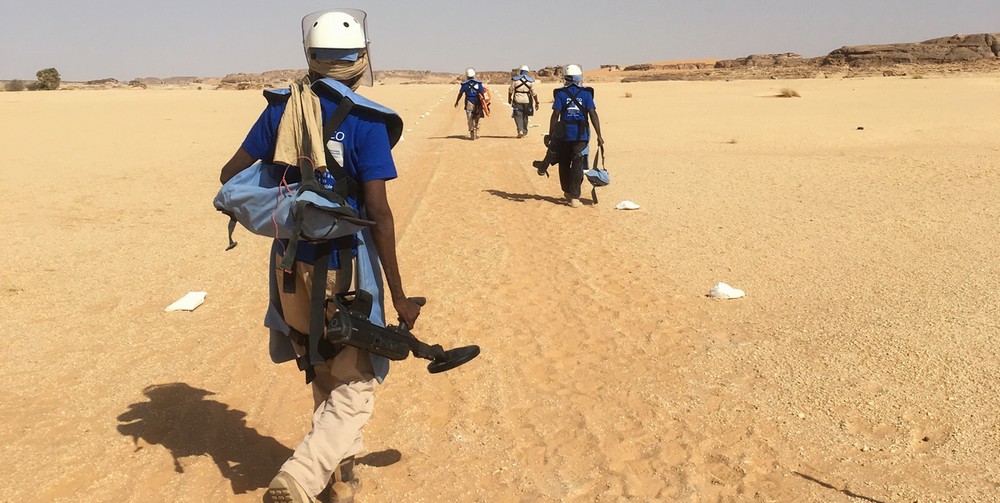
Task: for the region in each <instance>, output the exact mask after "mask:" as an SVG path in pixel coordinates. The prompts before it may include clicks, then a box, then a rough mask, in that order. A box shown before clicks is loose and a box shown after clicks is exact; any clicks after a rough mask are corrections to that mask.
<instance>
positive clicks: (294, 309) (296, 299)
mask: <svg viewBox="0 0 1000 503" xmlns="http://www.w3.org/2000/svg"><path fill="white" fill-rule="evenodd" d="M280 261H281V260H280V257H279V259H278V262H279V263H280ZM295 271H296V272H295V275H296V278H295V284H296V288H295V293H294V294H286V293H284V292H282V293H281V308H282V313H283V314H284V317H285V321H286V322H288V324H289V325H291V326H292V327H293V328H295V329H296V330H298V331H300V332H302V333H308V332H309V292H310V287H311V286H312V266H311V265H309V264H303V263H301V262H298V263H296V264H295ZM329 279H330V281H328V282H327V283H328V285H327V290H328V294H329V293H330V292H332V291H334V290H335V291H338V292H346V291H348V289H349V288H350V285H351V281H350V280H351V278H350V275H349V274H346V275H345V274H341V273H340V271H330V276H329ZM295 350H296V352H298V353H299V354H300V355H301V354H303V352H304V351H303V350H304V348H302V347H301V346H299V345H297V344H295ZM314 368H315V370H316V379H315V380H313V382H312V392H313V416H312V429H311V430H310V431H309V433H308V434H307V435H306V437H305V438H304V439H302V442H301V443H299V446H298V447H296V448H295V452H294V453H293V454H292V457H290V458H288V460H287V461H285V464H283V465H281V471H283V472H286V473H288V474H289V475H291V476H292V477H294V478H295V481H296V482H298V483H299V485H301V486H302V487H303V489H305V490H306V491H307V492H308V493H309V494H311V495H313V496H315V495H318V494H319V493H320V492H321V491H323V489H324V488H326V486H327V484H329V483H330V478H331V477H332V476H333V472H334V470H335V469H336V468H337V465H339V464H340V462H341V461H342V460H344V459H346V458H348V457H351V456H354V455H357V454H359V453H361V452H362V450H363V448H364V446H363V444H362V434H361V430H362V429H363V428H364V426H365V424H367V423H368V420H369V418H371V416H372V411H373V409H374V407H375V383H376V380H375V373H374V371H373V370H372V364H371V356H370V355H369V354H368V352H367V351H363V350H360V349H358V348H354V347H350V346H345V347H344V349H342V350H341V351H340V352H339V353H337V355H336V356H334V357H333V358H332V359H330V360H327V361H326V362H324V364H323V365H317V366H315V367H314Z"/></svg>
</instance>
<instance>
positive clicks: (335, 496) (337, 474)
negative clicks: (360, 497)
mask: <svg viewBox="0 0 1000 503" xmlns="http://www.w3.org/2000/svg"><path fill="white" fill-rule="evenodd" d="M359 491H361V479H359V478H358V476H357V475H355V474H354V456H351V457H349V458H347V459H345V460H343V461H341V462H340V465H338V466H337V469H336V470H334V471H333V480H332V481H331V485H330V503H354V495H355V494H357V493H358V492H359Z"/></svg>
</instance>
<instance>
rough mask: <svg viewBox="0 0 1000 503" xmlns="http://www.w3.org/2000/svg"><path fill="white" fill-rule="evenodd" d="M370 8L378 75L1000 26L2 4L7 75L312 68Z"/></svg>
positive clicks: (742, 14)
mask: <svg viewBox="0 0 1000 503" xmlns="http://www.w3.org/2000/svg"><path fill="white" fill-rule="evenodd" d="M337 6H339V7H355V8H360V9H363V10H366V11H367V12H368V15H369V32H370V33H369V36H370V38H371V40H372V47H371V50H372V56H373V63H374V66H375V69H376V70H392V69H408V70H432V71H448V72H456V73H460V72H462V71H463V70H464V69H465V67H466V66H474V67H476V68H477V69H479V70H500V69H509V68H515V67H518V66H520V65H522V64H527V65H529V66H531V67H532V68H537V67H542V66H548V65H558V64H567V63H578V64H582V65H583V66H584V69H585V70H586V69H592V68H595V67H597V66H598V65H601V64H623V65H624V64H634V63H641V62H651V61H662V60H670V59H693V58H736V57H742V56H746V55H748V54H760V53H776V52H795V53H799V54H802V55H803V56H806V57H813V56H820V55H823V54H826V53H828V52H830V51H832V50H834V49H837V48H838V47H840V46H843V45H859V44H873V43H889V42H916V41H921V40H926V39H929V38H936V37H943V36H949V35H954V34H956V33H996V32H1000V0H839V1H829V0H828V1H819V0H752V1H751V0H728V1H723V0H642V1H640V0H577V1H563V0H535V1H524V0H507V1H495V2H458V1H446V0H411V1H407V0H356V1H354V2H352V3H335V2H330V1H317V0H300V1H295V2H292V1H283V0H271V1H262V0H160V1H155V2H146V1H143V0H127V1H126V0H91V1H73V0H3V6H2V7H0V12H2V14H3V16H2V24H3V27H2V29H0V79H23V80H32V79H34V78H35V72H37V71H38V70H40V69H43V68H49V67H55V68H56V69H58V70H59V72H60V74H61V75H62V77H63V80H68V81H79V80H94V79H100V78H107V77H111V78H116V79H118V80H130V79H133V78H137V77H171V76H201V77H214V76H219V77H221V76H224V75H226V74H228V73H235V72H254V73H257V72H262V71H265V70H281V69H291V68H305V61H304V59H303V56H302V49H301V45H300V44H301V32H300V28H299V23H300V20H301V19H302V16H303V15H305V14H308V13H310V12H313V11H317V10H323V9H328V8H332V7H337Z"/></svg>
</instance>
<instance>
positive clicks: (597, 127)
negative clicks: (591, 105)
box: [587, 110, 604, 145]
mask: <svg viewBox="0 0 1000 503" xmlns="http://www.w3.org/2000/svg"><path fill="white" fill-rule="evenodd" d="M587 115H588V116H589V117H590V123H591V124H593V125H594V132H596V133H597V144H598V145H604V137H603V136H601V120H600V119H599V118H598V117H597V110H589V111H588V112H587Z"/></svg>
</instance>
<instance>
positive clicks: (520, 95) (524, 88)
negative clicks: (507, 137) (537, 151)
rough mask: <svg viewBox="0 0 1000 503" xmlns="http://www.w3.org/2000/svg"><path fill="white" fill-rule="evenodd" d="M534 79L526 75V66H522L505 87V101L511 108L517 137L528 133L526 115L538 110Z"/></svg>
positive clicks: (522, 136) (529, 115)
mask: <svg viewBox="0 0 1000 503" xmlns="http://www.w3.org/2000/svg"><path fill="white" fill-rule="evenodd" d="M534 85H535V79H533V78H531V76H530V75H528V67H527V66H522V67H521V70H520V72H519V73H518V74H517V75H516V76H514V77H511V83H510V87H508V89H507V103H509V104H510V107H511V109H512V112H511V117H513V118H514V125H515V126H516V127H517V137H518V138H524V136H525V135H526V134H528V117H531V116H532V115H534V113H535V110H538V95H537V94H535V89H534Z"/></svg>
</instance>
